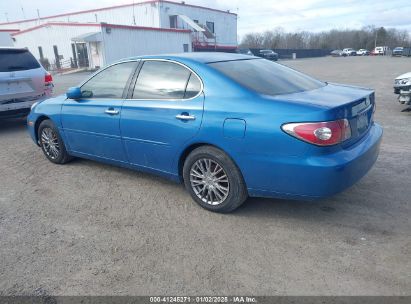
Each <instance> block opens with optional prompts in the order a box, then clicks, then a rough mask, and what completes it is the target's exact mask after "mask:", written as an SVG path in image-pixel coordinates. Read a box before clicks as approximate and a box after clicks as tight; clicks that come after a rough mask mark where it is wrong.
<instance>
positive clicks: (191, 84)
mask: <svg viewBox="0 0 411 304" xmlns="http://www.w3.org/2000/svg"><path fill="white" fill-rule="evenodd" d="M200 91H201V82H200V79H198V77H197V76H196V75H194V74H193V73H191V74H190V79H189V80H188V83H187V88H186V93H185V95H184V98H193V97H195V96H196V95H197V94H198V93H199V92H200Z"/></svg>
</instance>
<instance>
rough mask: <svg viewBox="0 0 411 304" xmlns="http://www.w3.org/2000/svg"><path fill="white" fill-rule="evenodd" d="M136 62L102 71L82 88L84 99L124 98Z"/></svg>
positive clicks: (117, 65)
mask: <svg viewBox="0 0 411 304" xmlns="http://www.w3.org/2000/svg"><path fill="white" fill-rule="evenodd" d="M136 64H137V63H136V62H134V61H133V62H123V63H119V64H116V65H113V66H111V67H108V68H107V69H105V70H103V71H101V72H100V73H98V74H97V75H96V76H94V77H93V78H91V79H90V80H89V81H87V82H86V83H85V84H84V85H83V86H82V87H81V93H82V95H83V97H84V98H115V99H120V98H122V97H123V92H124V89H125V87H126V85H127V81H128V79H129V77H130V75H131V73H132V72H133V71H134V68H135V67H136Z"/></svg>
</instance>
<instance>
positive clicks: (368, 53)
mask: <svg viewBox="0 0 411 304" xmlns="http://www.w3.org/2000/svg"><path fill="white" fill-rule="evenodd" d="M357 55H358V56H368V55H370V51H368V50H366V49H359V50H358V51H357Z"/></svg>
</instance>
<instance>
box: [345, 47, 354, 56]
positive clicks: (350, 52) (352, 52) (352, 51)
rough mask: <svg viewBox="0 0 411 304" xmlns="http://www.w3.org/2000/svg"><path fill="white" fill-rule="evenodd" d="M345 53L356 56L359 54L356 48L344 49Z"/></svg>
mask: <svg viewBox="0 0 411 304" xmlns="http://www.w3.org/2000/svg"><path fill="white" fill-rule="evenodd" d="M343 53H344V54H346V55H347V56H356V55H357V52H356V50H354V49H352V48H346V49H343Z"/></svg>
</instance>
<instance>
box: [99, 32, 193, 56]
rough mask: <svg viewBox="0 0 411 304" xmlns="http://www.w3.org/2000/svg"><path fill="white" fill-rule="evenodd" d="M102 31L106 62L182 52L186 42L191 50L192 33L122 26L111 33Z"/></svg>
mask: <svg viewBox="0 0 411 304" xmlns="http://www.w3.org/2000/svg"><path fill="white" fill-rule="evenodd" d="M102 33H103V44H104V56H105V64H109V63H112V62H114V61H116V60H119V59H122V58H126V57H132V56H138V55H149V54H165V53H181V52H184V44H186V45H187V47H188V51H189V52H191V36H190V33H184V32H182V33H181V32H180V33H179V32H161V31H155V30H153V31H151V30H135V29H120V28H113V29H111V33H110V34H108V33H107V32H106V30H105V29H104V28H103V31H102Z"/></svg>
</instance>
